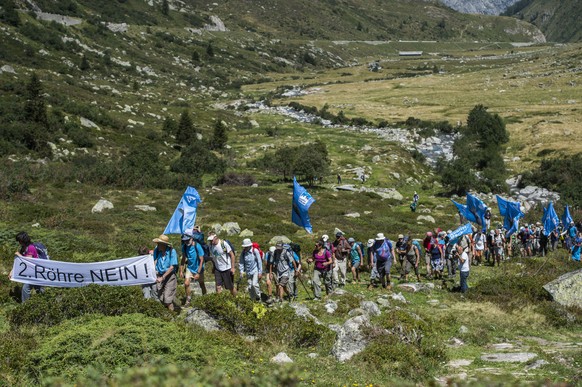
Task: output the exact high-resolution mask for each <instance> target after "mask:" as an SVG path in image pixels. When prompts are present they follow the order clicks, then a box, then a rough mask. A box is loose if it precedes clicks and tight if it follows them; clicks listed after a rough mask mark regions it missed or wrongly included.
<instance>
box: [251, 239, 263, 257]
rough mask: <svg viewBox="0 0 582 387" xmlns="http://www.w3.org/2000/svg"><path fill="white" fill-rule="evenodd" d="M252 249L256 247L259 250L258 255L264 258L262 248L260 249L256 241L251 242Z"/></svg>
mask: <svg viewBox="0 0 582 387" xmlns="http://www.w3.org/2000/svg"><path fill="white" fill-rule="evenodd" d="M253 249H256V250H258V251H259V255H260V256H261V259H265V253H264V252H263V250H261V246H259V244H258V243H257V242H253Z"/></svg>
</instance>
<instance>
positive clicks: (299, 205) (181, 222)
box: [164, 177, 315, 235]
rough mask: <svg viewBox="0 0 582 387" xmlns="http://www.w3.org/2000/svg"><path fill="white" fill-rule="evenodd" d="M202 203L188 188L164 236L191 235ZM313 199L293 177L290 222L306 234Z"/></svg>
mask: <svg viewBox="0 0 582 387" xmlns="http://www.w3.org/2000/svg"><path fill="white" fill-rule="evenodd" d="M201 202H202V199H201V198H200V194H199V193H198V191H196V188H194V187H190V186H188V188H186V191H185V192H184V194H183V195H182V198H181V199H180V202H179V203H178V206H177V207H176V210H175V211H174V213H173V214H172V217H171V218H170V221H169V222H168V225H167V226H166V229H165V230H164V234H166V235H170V234H184V233H192V231H193V230H194V225H195V224H196V214H197V211H198V204H199V203H201ZM314 202H315V199H314V198H313V197H312V196H311V195H310V194H309V192H307V190H306V189H305V188H304V187H302V186H301V185H300V184H299V183H298V182H297V179H295V177H293V201H292V205H291V221H292V222H293V223H295V224H296V225H298V226H299V227H303V228H304V229H305V230H306V231H307V232H308V233H310V234H311V233H312V232H313V229H312V227H311V220H310V218H309V213H308V210H309V207H311V205H312V204H313V203H314Z"/></svg>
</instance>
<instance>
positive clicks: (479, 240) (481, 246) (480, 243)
mask: <svg viewBox="0 0 582 387" xmlns="http://www.w3.org/2000/svg"><path fill="white" fill-rule="evenodd" d="M473 240H474V241H475V249H477V250H485V235H483V234H481V233H477V234H475V238H473Z"/></svg>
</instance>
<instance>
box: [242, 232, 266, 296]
mask: <svg viewBox="0 0 582 387" xmlns="http://www.w3.org/2000/svg"><path fill="white" fill-rule="evenodd" d="M242 248H243V249H242V251H241V253H240V260H239V271H240V276H241V277H242V276H243V275H245V274H246V276H247V284H248V286H247V289H248V291H249V295H250V297H251V300H253V301H261V288H260V286H259V280H260V279H261V278H262V277H263V263H262V261H261V255H260V253H259V250H258V249H256V248H254V247H253V242H252V241H251V240H250V239H249V238H246V239H244V240H243V243H242Z"/></svg>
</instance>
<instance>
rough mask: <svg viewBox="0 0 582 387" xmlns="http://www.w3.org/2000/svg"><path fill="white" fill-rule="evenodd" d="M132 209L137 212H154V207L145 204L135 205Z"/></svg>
mask: <svg viewBox="0 0 582 387" xmlns="http://www.w3.org/2000/svg"><path fill="white" fill-rule="evenodd" d="M133 207H134V208H135V209H136V210H138V211H144V212H149V211H156V207H152V206H148V205H147V204H136V205H135V206H133Z"/></svg>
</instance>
